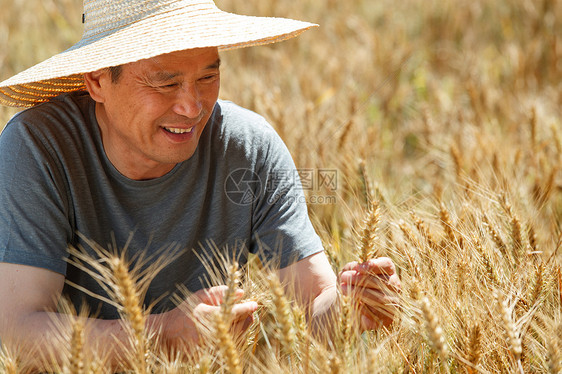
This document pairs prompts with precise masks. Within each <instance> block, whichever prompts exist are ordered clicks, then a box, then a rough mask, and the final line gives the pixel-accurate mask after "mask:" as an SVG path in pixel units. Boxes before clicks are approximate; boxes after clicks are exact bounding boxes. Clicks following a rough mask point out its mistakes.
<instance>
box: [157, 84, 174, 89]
mask: <svg viewBox="0 0 562 374" xmlns="http://www.w3.org/2000/svg"><path fill="white" fill-rule="evenodd" d="M177 86H178V84H177V83H169V84H163V85H161V86H159V88H175V87H177Z"/></svg>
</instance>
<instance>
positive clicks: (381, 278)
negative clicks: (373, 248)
mask: <svg viewBox="0 0 562 374" xmlns="http://www.w3.org/2000/svg"><path fill="white" fill-rule="evenodd" d="M339 280H340V285H341V289H342V292H343V294H344V295H349V296H350V297H351V298H352V300H353V301H352V302H354V303H355V305H358V307H359V313H360V316H361V317H360V324H361V325H360V327H361V330H373V329H376V328H378V327H381V326H388V325H390V324H391V323H392V321H393V319H394V315H395V314H396V306H397V305H398V303H399V298H398V294H399V293H400V289H401V286H400V279H399V278H398V275H397V274H396V268H395V267H394V263H393V262H392V260H391V259H389V258H385V257H381V258H376V259H370V260H368V261H366V262H364V263H358V262H356V261H355V262H350V263H348V264H346V265H345V266H344V268H343V270H342V271H341V272H340V274H339Z"/></svg>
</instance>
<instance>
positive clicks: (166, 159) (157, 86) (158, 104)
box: [96, 48, 220, 179]
mask: <svg viewBox="0 0 562 374" xmlns="http://www.w3.org/2000/svg"><path fill="white" fill-rule="evenodd" d="M219 64H220V59H219V55H218V51H217V48H202V49H191V50H186V51H180V52H173V53H169V54H166V55H161V56H157V57H154V58H151V59H147V60H141V61H137V62H134V63H130V64H126V65H124V66H123V69H122V72H121V74H120V76H119V78H118V79H117V81H116V82H111V77H110V74H109V71H104V72H103V73H100V74H101V75H100V78H99V82H100V84H99V90H100V93H101V96H100V97H101V99H100V98H98V97H96V100H97V101H98V103H97V105H96V116H97V119H98V123H99V126H100V129H101V133H102V139H103V145H104V149H105V152H106V154H107V156H108V157H109V159H110V161H111V162H112V163H113V165H114V166H115V167H116V168H117V169H118V170H119V171H120V172H121V173H122V174H124V175H125V176H127V177H129V178H131V179H151V178H157V177H159V176H162V175H164V174H166V173H167V172H169V171H170V170H171V169H173V167H174V166H175V165H176V164H177V163H179V162H182V161H185V160H187V159H189V158H190V157H191V156H192V155H193V153H194V152H195V149H196V148H197V144H198V142H199V138H200V136H201V133H202V132H203V129H204V128H205V125H206V124H207V121H208V119H209V117H210V115H211V113H212V111H213V107H214V106H215V103H216V101H217V99H218V94H219V87H220V72H219Z"/></svg>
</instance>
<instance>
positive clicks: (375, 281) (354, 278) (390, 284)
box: [340, 271, 401, 293]
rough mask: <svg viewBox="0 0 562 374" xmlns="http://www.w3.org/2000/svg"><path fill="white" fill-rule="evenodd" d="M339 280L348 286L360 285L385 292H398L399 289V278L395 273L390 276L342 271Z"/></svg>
mask: <svg viewBox="0 0 562 374" xmlns="http://www.w3.org/2000/svg"><path fill="white" fill-rule="evenodd" d="M340 281H341V283H342V285H343V284H347V285H350V286H360V287H365V288H371V289H375V290H382V291H385V292H391V293H398V292H400V290H401V287H400V279H399V278H398V276H397V275H396V274H394V275H392V276H387V275H380V276H373V275H369V274H362V273H357V272H353V271H348V272H344V273H342V274H341V275H340Z"/></svg>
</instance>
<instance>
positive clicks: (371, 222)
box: [359, 201, 380, 262]
mask: <svg viewBox="0 0 562 374" xmlns="http://www.w3.org/2000/svg"><path fill="white" fill-rule="evenodd" d="M369 205H370V208H369V211H368V212H367V216H366V218H365V221H364V223H363V234H362V236H361V248H360V250H359V253H360V258H361V262H366V261H368V260H369V259H370V258H373V257H376V256H377V248H376V246H375V242H376V240H377V235H376V231H377V225H378V223H379V221H380V209H379V203H378V202H374V201H371V202H370V203H369Z"/></svg>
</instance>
